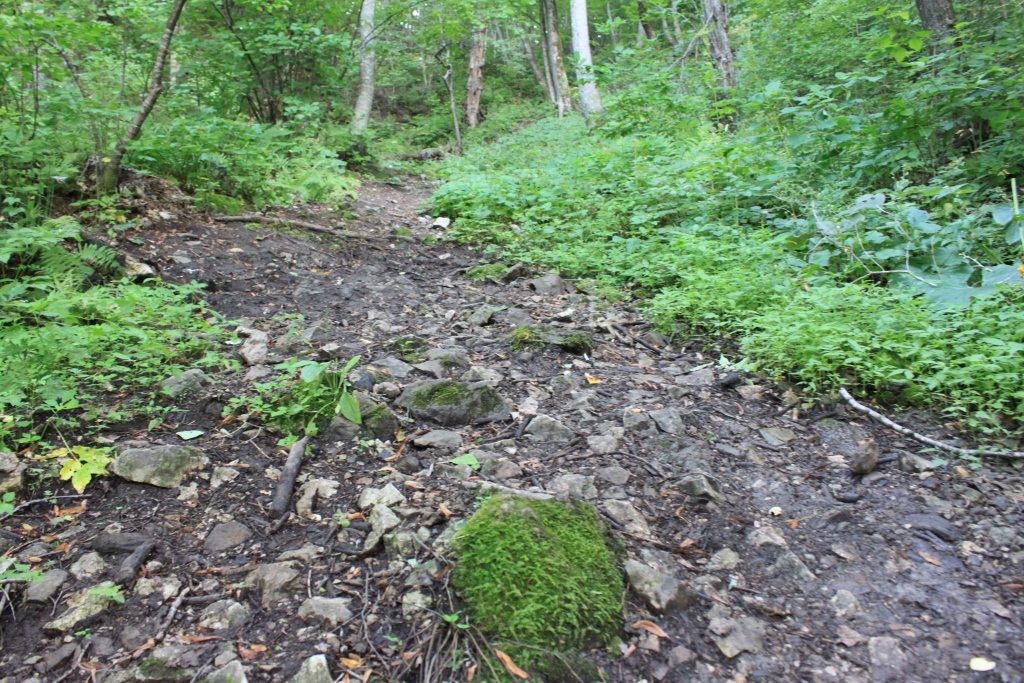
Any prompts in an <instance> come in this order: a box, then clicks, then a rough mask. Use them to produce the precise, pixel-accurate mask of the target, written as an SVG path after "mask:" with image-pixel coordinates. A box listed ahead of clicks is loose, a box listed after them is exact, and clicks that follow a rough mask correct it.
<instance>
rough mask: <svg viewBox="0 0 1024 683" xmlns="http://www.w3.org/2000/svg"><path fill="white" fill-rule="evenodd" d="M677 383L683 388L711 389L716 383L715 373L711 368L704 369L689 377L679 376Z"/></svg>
mask: <svg viewBox="0 0 1024 683" xmlns="http://www.w3.org/2000/svg"><path fill="white" fill-rule="evenodd" d="M675 382H676V384H677V385H679V386H681V387H709V386H711V385H712V384H714V383H715V372H714V370H712V369H711V368H704V369H703V370H697V371H695V372H691V373H690V374H688V375H679V376H678V377H676V378H675Z"/></svg>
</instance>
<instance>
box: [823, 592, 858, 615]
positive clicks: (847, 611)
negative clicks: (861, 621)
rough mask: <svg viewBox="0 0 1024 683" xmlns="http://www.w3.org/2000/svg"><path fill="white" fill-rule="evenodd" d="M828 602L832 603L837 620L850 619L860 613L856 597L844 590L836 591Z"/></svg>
mask: <svg viewBox="0 0 1024 683" xmlns="http://www.w3.org/2000/svg"><path fill="white" fill-rule="evenodd" d="M829 602H831V603H832V609H833V610H835V613H836V617H837V618H839V619H843V618H846V617H852V616H854V615H855V614H860V612H861V611H862V610H861V606H860V600H858V599H857V596H856V595H854V594H853V593H851V592H850V591H848V590H845V589H840V590H837V591H836V594H835V595H833V596H832V599H831V600H829Z"/></svg>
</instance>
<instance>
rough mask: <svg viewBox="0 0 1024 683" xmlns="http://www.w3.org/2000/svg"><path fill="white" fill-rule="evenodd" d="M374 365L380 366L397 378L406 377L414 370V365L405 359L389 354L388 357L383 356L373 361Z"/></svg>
mask: <svg viewBox="0 0 1024 683" xmlns="http://www.w3.org/2000/svg"><path fill="white" fill-rule="evenodd" d="M371 365H372V366H373V367H376V368H380V369H381V370H384V371H386V372H387V373H388V374H389V375H391V376H392V377H395V378H397V379H405V378H406V377H408V376H409V373H411V372H412V366H411V365H409V364H408V363H406V362H405V361H403V360H400V359H398V358H395V357H394V356H388V357H387V358H381V359H380V360H375V361H373V363H371Z"/></svg>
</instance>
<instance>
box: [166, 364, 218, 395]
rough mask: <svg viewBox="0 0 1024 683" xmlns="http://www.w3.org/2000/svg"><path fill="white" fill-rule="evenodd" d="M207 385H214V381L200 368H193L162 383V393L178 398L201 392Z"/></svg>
mask: <svg viewBox="0 0 1024 683" xmlns="http://www.w3.org/2000/svg"><path fill="white" fill-rule="evenodd" d="M207 384H213V380H212V379H210V378H209V377H208V376H207V375H206V373H205V372H203V371H202V370H200V369H199V368H193V369H191V370H186V371H185V372H183V373H181V374H180V375H174V376H172V377H168V378H167V379H165V380H163V381H162V382H160V393H162V394H164V395H165V396H170V397H171V398H177V397H178V396H181V395H182V394H187V393H190V392H194V391H199V390H200V389H202V388H203V387H204V386H206V385H207Z"/></svg>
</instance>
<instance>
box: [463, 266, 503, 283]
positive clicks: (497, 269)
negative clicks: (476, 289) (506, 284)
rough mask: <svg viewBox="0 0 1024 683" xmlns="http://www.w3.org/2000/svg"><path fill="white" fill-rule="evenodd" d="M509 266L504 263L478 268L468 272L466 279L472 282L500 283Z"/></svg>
mask: <svg viewBox="0 0 1024 683" xmlns="http://www.w3.org/2000/svg"><path fill="white" fill-rule="evenodd" d="M507 272H508V266H506V265H505V264H503V263H489V264H487V265H486V266H476V267H475V268H470V269H469V270H467V271H466V277H467V278H468V279H470V280H494V281H495V282H500V281H501V278H502V276H503V275H505V273H507Z"/></svg>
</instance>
